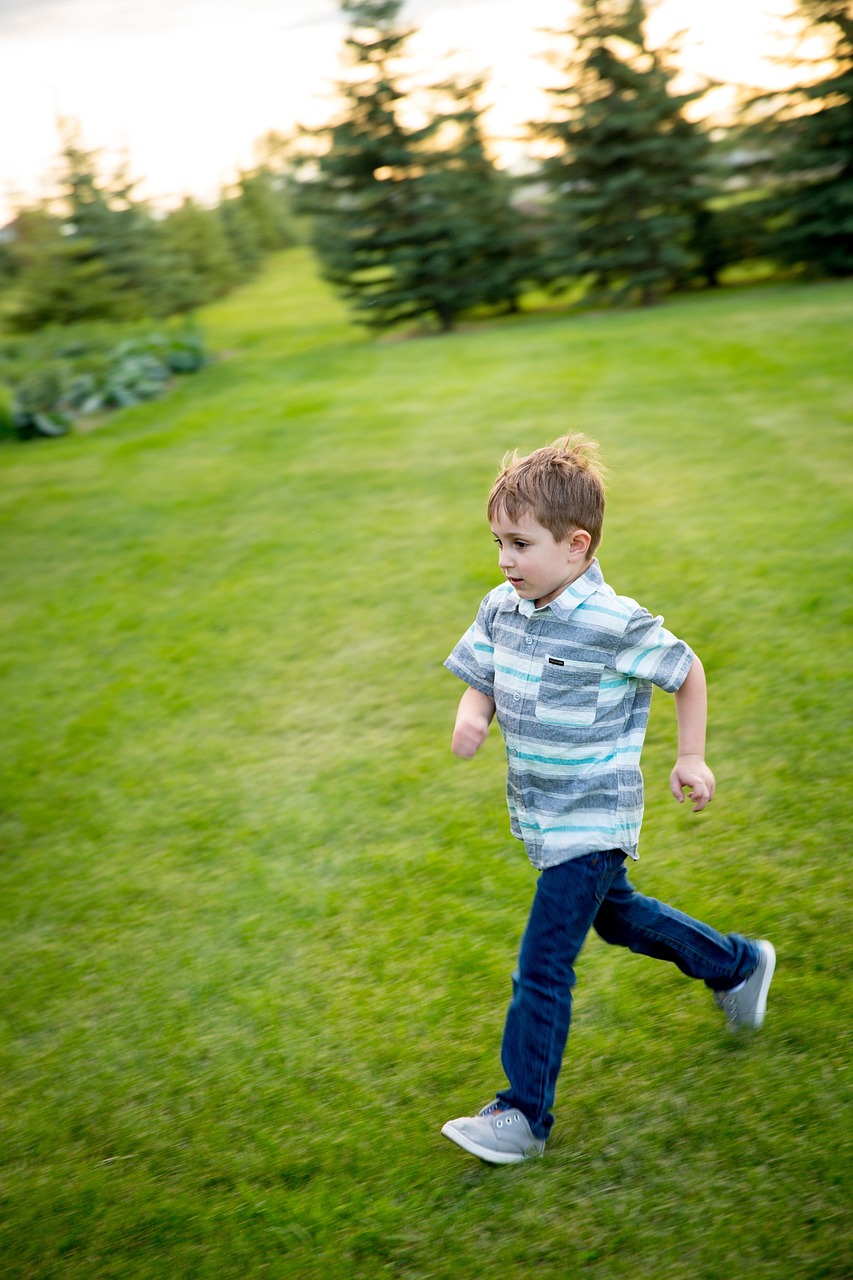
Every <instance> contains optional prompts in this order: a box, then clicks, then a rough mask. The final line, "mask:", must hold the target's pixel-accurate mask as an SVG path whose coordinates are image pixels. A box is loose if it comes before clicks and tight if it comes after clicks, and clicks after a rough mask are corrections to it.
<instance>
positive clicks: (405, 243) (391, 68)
mask: <svg viewBox="0 0 853 1280" xmlns="http://www.w3.org/2000/svg"><path fill="white" fill-rule="evenodd" d="M400 8H401V0H342V4H341V9H342V11H343V13H344V14H345V15H346V16H347V17H348V18H349V20H350V23H351V28H350V31H349V34H348V36H347V39H346V46H345V47H346V54H347V61H348V64H349V74H348V75H347V77H346V79H345V80H343V81H341V82H340V83H339V84H338V86H337V87H338V92H339V94H340V95H341V97H342V98H343V110H342V113H341V115H340V117H339V118H338V120H337V121H336V122H334V123H333V124H331V125H329V126H328V127H327V128H325V129H320V130H316V131H314V132H313V133H308V131H305V133H304V135H303V137H307V138H311V139H313V140H314V142H315V143H317V144H319V147H320V148H322V150H320V154H318V155H316V156H314V157H311V158H310V159H309V161H308V163H307V165H306V164H305V162H304V157H303V173H304V174H305V180H304V181H303V183H302V185H301V189H300V190H301V201H300V207H301V208H302V209H304V210H305V211H306V212H308V213H310V214H311V215H313V232H312V243H313V246H314V249H315V251H316V253H317V256H318V258H319V260H320V265H321V269H322V271H323V274H324V276H325V277H326V279H328V280H329V281H330V282H331V283H332V284H333V285H334V286H335V288H336V289H337V290H338V291H339V292H340V293H341V294H342V295H343V296H344V297H345V298H346V299H347V301H348V302H349V303H350V306H351V307H352V310H353V312H354V314H355V317H356V318H357V319H359V320H361V321H362V322H363V323H364V324H366V325H368V326H369V327H372V328H385V327H387V326H389V325H392V324H394V323H395V322H396V321H399V320H404V319H408V318H410V317H412V316H415V315H417V314H419V313H420V306H419V302H418V300H417V298H416V297H413V296H412V294H411V292H410V289H409V276H410V270H409V267H410V263H411V258H412V253H413V248H414V242H415V238H416V212H415V192H414V181H415V175H416V173H417V159H416V156H415V137H414V134H413V133H412V132H411V131H409V130H408V129H407V128H405V127H404V126H403V125H402V124H401V122H400V119H399V105H400V102H401V101H402V100H403V98H404V96H405V95H404V90H403V89H402V88H401V87H400V85H399V82H398V74H399V61H400V58H401V55H402V53H403V50H404V47H405V44H406V41H407V40H408V38H409V35H410V34H411V33H410V32H409V31H408V30H406V29H404V28H402V27H401V26H400V25H399V24H398V16H399V11H400Z"/></svg>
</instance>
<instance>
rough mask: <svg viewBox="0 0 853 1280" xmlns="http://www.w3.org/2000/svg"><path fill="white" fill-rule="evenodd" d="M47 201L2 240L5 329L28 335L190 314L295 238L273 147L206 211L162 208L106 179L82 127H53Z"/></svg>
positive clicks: (272, 142) (116, 176) (265, 146)
mask: <svg viewBox="0 0 853 1280" xmlns="http://www.w3.org/2000/svg"><path fill="white" fill-rule="evenodd" d="M59 127H60V137H61V149H60V154H59V166H58V174H57V180H56V187H57V192H56V195H55V196H54V197H53V198H52V199H48V200H45V201H42V202H40V203H38V204H35V205H33V206H31V207H28V208H24V209H21V210H19V211H18V213H17V214H16V216H15V218H14V219H13V221H12V223H11V224H10V226H9V227H8V228H6V231H5V235H4V237H3V240H2V243H0V287H2V286H3V284H5V286H6V288H7V291H8V294H10V295H11V296H12V301H11V303H10V304H9V305H8V306H7V307H6V309H5V310H6V316H5V319H6V323H7V324H8V325H9V327H11V328H12V329H13V330H18V331H20V332H32V331H35V330H38V329H41V328H43V327H45V326H47V325H62V324H72V323H75V322H78V321H92V320H115V321H132V320H138V319H141V318H154V319H159V318H163V317H168V316H174V315H187V314H189V313H191V312H193V311H194V310H195V309H196V308H197V307H200V306H202V305H203V304H204V303H207V302H211V301H213V300H214V299H216V298H218V297H222V296H223V295H224V294H226V293H227V292H228V291H229V290H230V289H233V288H234V287H235V286H236V285H238V284H240V283H241V282H242V281H243V280H245V279H247V278H248V277H250V276H251V275H253V274H254V273H255V272H256V271H258V270H259V269H260V267H261V266H262V264H263V261H264V259H265V257H266V256H267V255H268V254H269V253H271V252H272V251H274V250H276V249H279V248H283V247H285V246H287V245H290V244H292V243H293V242H294V239H295V236H294V230H293V218H292V214H291V211H290V201H289V198H288V195H287V189H286V188H287V178H286V176H285V175H284V173H283V172H282V169H283V166H282V162H281V157H280V140H279V139H277V138H276V137H275V136H274V135H270V136H269V138H268V139H266V140H264V141H263V143H262V144H260V146H259V151H260V152H261V154H262V159H261V160H260V162H259V163H258V164H257V166H256V167H255V168H253V169H250V170H247V171H246V172H243V173H241V174H240V176H239V178H238V180H237V181H236V182H235V183H234V184H233V185H232V186H231V187H230V188H228V189H226V190H224V191H223V192H222V193H221V195H220V199H219V200H218V201H217V203H216V204H215V205H214V206H213V207H205V206H203V205H201V204H200V203H198V202H197V201H195V200H192V199H189V198H188V199H185V200H184V201H183V203H182V204H181V205H180V206H179V207H178V208H176V209H173V210H171V211H169V212H161V211H158V210H156V209H154V208H152V207H151V205H150V204H149V203H148V202H146V201H145V200H142V199H141V198H139V197H138V196H137V194H136V186H137V185H138V184H137V182H136V181H135V180H132V179H131V178H130V177H129V176H128V175H127V172H126V170H125V168H124V167H119V168H118V169H117V170H116V171H115V172H113V173H105V172H104V171H103V164H102V162H101V158H100V156H99V155H98V153H97V152H94V151H91V150H87V149H86V148H85V146H84V145H83V142H82V140H81V138H80V131H79V127H78V125H77V124H76V122H74V121H72V120H63V121H61V122H60V126H59Z"/></svg>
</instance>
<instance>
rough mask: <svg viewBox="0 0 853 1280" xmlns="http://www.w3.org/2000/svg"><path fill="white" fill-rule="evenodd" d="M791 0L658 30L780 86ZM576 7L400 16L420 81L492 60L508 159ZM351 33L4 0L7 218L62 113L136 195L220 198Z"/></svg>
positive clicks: (476, 8) (319, 24) (264, 3)
mask: <svg viewBox="0 0 853 1280" xmlns="http://www.w3.org/2000/svg"><path fill="white" fill-rule="evenodd" d="M792 7H793V0H659V3H658V6H657V10H656V12H654V13H653V16H652V20H651V23H650V28H649V36H650V42H651V44H652V45H657V44H659V43H661V42H663V41H664V40H667V39H668V38H670V37H671V36H672V35H673V34H674V33H676V32H678V31H682V32H684V35H683V36H682V39H681V49H682V53H681V56H680V58H679V64H680V65H681V66H683V67H685V68H686V69H687V70H688V72H691V73H694V74H696V75H706V76H708V77H711V78H714V79H718V80H726V81H729V82H739V83H746V84H750V85H759V86H765V87H771V86H773V85H778V84H781V83H787V82H790V79H791V73H790V72H789V71H780V69H779V67H778V66H775V65H774V64H773V62H772V59H773V57H774V56H778V55H779V54H780V53H782V52H784V51H786V50H788V49H790V47H791V45H790V41H787V42H786V43H785V44H784V45H782V44H780V32H781V31H782V30H783V24H782V19H781V16H780V15H781V14H784V13H785V12H787V11H788V10H789V9H790V8H792ZM572 12H573V0H407V3H405V4H404V7H403V10H402V13H401V18H402V20H403V21H404V22H406V23H409V24H411V25H412V26H414V27H416V28H417V29H418V32H419V34H418V37H417V38H416V39H415V40H413V41H412V43H411V45H410V52H411V53H412V54H413V56H414V61H415V63H416V64H417V65H418V66H419V68H421V69H422V70H423V72H424V73H425V78H426V79H429V78H430V76H433V77H434V76H435V73H436V70H440V71H441V72H445V71H446V70H447V69H448V68H453V69H456V70H458V71H460V72H462V73H466V72H467V73H479V72H484V71H485V72H490V76H489V82H488V86H487V90H486V95H485V101H486V103H489V104H491V109H490V112H489V114H488V116H487V121H488V124H489V127H490V129H491V130H492V132H494V133H496V134H499V135H501V136H503V137H504V138H505V139H508V140H509V141H507V142H505V143H504V146H503V149H502V152H501V154H502V156H503V157H504V159H506V160H511V159H514V158H515V157H516V156H517V155H519V154H520V153H521V151H522V144H521V142H520V140H519V139H520V131H521V126H523V123H524V122H525V121H527V120H530V119H537V118H541V117H542V115H543V114H544V112H545V111H546V109H547V100H546V98H545V96H544V94H543V91H542V90H543V86H544V85H545V84H547V83H553V80H554V73H553V71H552V70H551V69H550V68H549V66H548V63H547V62H546V61H545V59H544V58H543V57H541V56H539V55H541V54H542V53H544V52H545V51H546V50H547V49H548V48H549V47H553V44H554V41H553V38H549V36H548V35H547V34H546V33H545V32H544V31H543V28H544V29H548V28H551V29H555V28H556V29H563V30H565V29H566V28H567V27H568V26H569V24H570V21H571V16H572ZM344 33H345V25H344V23H343V21H342V20H341V16H340V11H339V8H338V4H337V0H0V121H2V126H0V127H2V134H0V223H2V221H4V220H5V218H6V217H7V216H8V211H9V207H10V204H11V202H12V201H13V199H14V197H15V196H16V195H22V196H24V197H25V198H28V199H32V198H34V197H36V196H38V195H40V194H46V193H47V185H46V184H47V180H48V178H49V174H50V170H51V167H52V165H53V164H54V162H55V159H56V155H57V151H58V147H59V139H58V134H57V130H56V120H57V117H58V116H68V117H73V118H74V119H76V120H77V121H79V123H80V125H81V127H82V132H83V140H84V143H85V145H86V146H87V147H89V148H91V149H99V150H102V151H103V154H104V162H105V167H106V168H107V169H109V168H111V167H112V162H113V161H115V160H116V159H117V157H118V156H119V155H120V154H121V153H125V154H126V155H127V158H128V168H129V172H130V175H131V176H132V177H135V178H138V179H140V180H141V181H140V186H139V188H138V190H139V191H140V193H141V194H144V195H147V196H150V197H152V198H153V199H155V200H157V201H160V202H166V203H175V202H176V201H178V200H179V199H180V198H181V197H182V196H183V195H185V194H190V195H194V196H197V197H198V198H200V199H210V200H214V199H216V197H217V193H218V191H219V189H220V187H221V186H222V185H223V184H225V183H227V182H230V181H232V180H233V179H234V178H235V177H236V174H237V170H238V168H239V167H240V166H243V167H247V166H248V165H250V164H251V163H252V159H253V144H254V142H255V141H256V140H257V139H258V138H259V137H261V135H262V134H264V133H265V132H266V131H267V130H270V129H274V130H277V131H278V132H281V133H287V132H289V131H290V130H291V129H292V128H293V126H294V124H296V123H297V122H301V123H304V124H317V123H320V122H322V121H323V119H325V118H328V116H329V115H330V113H331V111H332V84H333V82H334V81H335V80H336V79H337V78H338V77H339V71H340V61H339V59H340V54H341V49H342V43H343V37H344ZM452 51H455V53H454V56H453V57H452V58H450V57H448V55H449V54H450V53H451V52H452ZM717 105H718V108H721V107H723V106H724V99H723V96H722V95H718V98H717ZM513 135H514V136H515V138H516V141H515V142H514V143H513V142H512V138H513Z"/></svg>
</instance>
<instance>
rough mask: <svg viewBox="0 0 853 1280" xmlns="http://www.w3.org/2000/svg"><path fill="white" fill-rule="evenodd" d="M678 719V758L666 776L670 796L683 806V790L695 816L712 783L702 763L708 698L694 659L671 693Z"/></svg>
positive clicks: (702, 671)
mask: <svg viewBox="0 0 853 1280" xmlns="http://www.w3.org/2000/svg"><path fill="white" fill-rule="evenodd" d="M675 714H676V717H677V719H678V759H677V760H676V762H675V768H674V769H673V771H672V773H671V774H670V777H669V785H670V789H671V791H672V794H673V795H674V796H675V798H676V800H677V801H678V802H679V804H683V803H684V791H685V789H686V790H687V796H688V799H690V800H692V801H693V812H694V813H699V811H700V810H702V809H704V808H705V806H706V805H707V804H709V803H710V801H711V800H712V799H713V796H714V790H715V788H716V785H717V784H716V782H715V780H714V775H713V773H712V772H711V770H710V769H709V768H708V766H707V765H706V763H705V725H706V723H707V719H708V695H707V689H706V685H705V669H704V667H703V666H702V663H701V662H700V661H699V659H698V658H696V657H694V659H693V662H692V663H691V665H690V670H689V671H688V673H687V678H686V679H685V681H684V683H683V684H682V686H681V688H680V689H678V690H677V692H676V694H675Z"/></svg>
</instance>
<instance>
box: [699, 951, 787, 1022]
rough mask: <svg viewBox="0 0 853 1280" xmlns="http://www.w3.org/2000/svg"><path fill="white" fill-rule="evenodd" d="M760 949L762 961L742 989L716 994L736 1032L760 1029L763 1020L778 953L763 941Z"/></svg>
mask: <svg viewBox="0 0 853 1280" xmlns="http://www.w3.org/2000/svg"><path fill="white" fill-rule="evenodd" d="M758 946H759V949H760V951H761V959H760V960H759V961H758V965H757V967H756V968H755V969H754V970H753V971H752V973H751V974H750V975H749V977H748V978H747V980H746V982H745V983H744V984H743V986H742V987H739V988H738V989H737V991H715V992H714V999H715V1000H716V1002H717V1004H718V1005H719V1006H720V1008H721V1009H722V1011H723V1013H724V1014H725V1015H726V1017H727V1018H728V1020H729V1025H730V1026H731V1027H732V1028H733V1029H734V1030H736V1029H737V1028H738V1027H760V1026H761V1024H762V1023H763V1021H764V1010H765V1009H766V1008H767V992H768V991H769V990H770V983H771V981H772V978H773V970H774V969H775V968H776V952H775V951H774V950H773V947H772V945H771V943H769V942H764V941H761V942H759V944H758Z"/></svg>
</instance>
